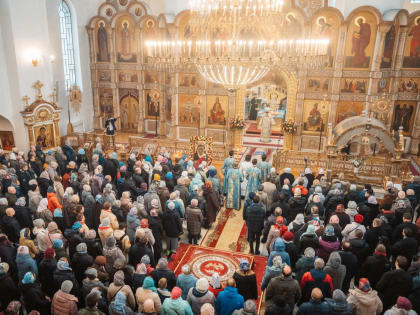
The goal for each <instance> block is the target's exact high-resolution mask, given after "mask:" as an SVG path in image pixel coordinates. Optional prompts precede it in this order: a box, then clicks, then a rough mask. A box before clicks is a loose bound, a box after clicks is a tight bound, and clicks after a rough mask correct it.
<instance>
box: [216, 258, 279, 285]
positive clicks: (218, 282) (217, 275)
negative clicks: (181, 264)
mask: <svg viewBox="0 0 420 315" xmlns="http://www.w3.org/2000/svg"><path fill="white" fill-rule="evenodd" d="M276 257H277V256H276ZM210 285H211V286H212V287H213V288H214V289H219V288H221V287H222V286H221V284H220V276H219V274H218V273H217V272H213V274H212V275H211V279H210Z"/></svg>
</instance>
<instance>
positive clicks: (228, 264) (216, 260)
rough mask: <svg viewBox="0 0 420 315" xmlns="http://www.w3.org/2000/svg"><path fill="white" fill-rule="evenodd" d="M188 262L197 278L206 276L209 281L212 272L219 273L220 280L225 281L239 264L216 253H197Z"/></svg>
mask: <svg viewBox="0 0 420 315" xmlns="http://www.w3.org/2000/svg"><path fill="white" fill-rule="evenodd" d="M190 264H191V269H192V272H193V274H194V275H195V276H196V277H197V278H202V277H206V278H207V279H208V280H209V281H210V279H211V276H212V274H213V273H214V272H217V273H218V274H219V276H220V281H226V280H227V279H229V278H230V277H232V276H233V274H234V273H235V271H236V269H238V268H239V264H238V263H237V262H236V261H235V260H234V259H232V258H230V257H226V256H222V255H218V254H211V255H210V254H205V255H199V256H197V257H195V258H193V259H192V260H191V262H190Z"/></svg>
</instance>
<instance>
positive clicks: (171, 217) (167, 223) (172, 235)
mask: <svg viewBox="0 0 420 315" xmlns="http://www.w3.org/2000/svg"><path fill="white" fill-rule="evenodd" d="M174 209H175V204H174V203H173V202H170V203H169V204H168V207H167V209H165V211H163V214H162V225H163V229H164V230H165V233H166V248H167V250H168V252H169V251H171V252H172V253H176V250H177V248H178V237H179V235H181V233H182V222H181V218H180V217H179V215H178V214H177V212H176V211H174Z"/></svg>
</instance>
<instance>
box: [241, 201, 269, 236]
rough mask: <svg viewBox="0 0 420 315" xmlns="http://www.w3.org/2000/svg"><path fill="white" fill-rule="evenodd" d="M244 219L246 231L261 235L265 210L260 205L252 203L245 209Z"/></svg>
mask: <svg viewBox="0 0 420 315" xmlns="http://www.w3.org/2000/svg"><path fill="white" fill-rule="evenodd" d="M244 219H245V221H246V226H247V227H248V231H250V232H254V233H262V230H263V228H264V219H265V210H264V207H263V205H262V204H261V203H252V204H251V206H249V207H248V208H247V209H246V212H245V215H244Z"/></svg>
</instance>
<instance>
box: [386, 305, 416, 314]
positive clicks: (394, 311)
mask: <svg viewBox="0 0 420 315" xmlns="http://www.w3.org/2000/svg"><path fill="white" fill-rule="evenodd" d="M384 315H417V312H416V311H414V310H409V311H407V310H405V309H401V308H398V307H397V305H394V306H393V307H392V308H391V309H389V310H387V311H386V312H385V313H384Z"/></svg>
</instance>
